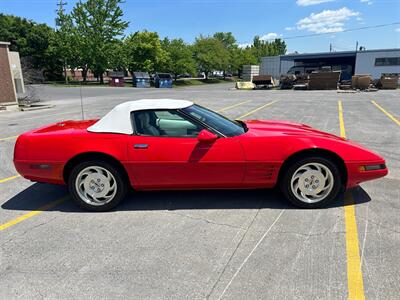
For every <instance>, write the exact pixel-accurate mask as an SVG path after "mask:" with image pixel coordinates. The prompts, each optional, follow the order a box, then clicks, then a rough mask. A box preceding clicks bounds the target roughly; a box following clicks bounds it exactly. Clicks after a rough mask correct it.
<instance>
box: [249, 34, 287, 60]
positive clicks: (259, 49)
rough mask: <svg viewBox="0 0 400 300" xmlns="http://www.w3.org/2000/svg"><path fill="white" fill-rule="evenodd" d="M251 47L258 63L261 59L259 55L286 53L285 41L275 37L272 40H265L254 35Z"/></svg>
mask: <svg viewBox="0 0 400 300" xmlns="http://www.w3.org/2000/svg"><path fill="white" fill-rule="evenodd" d="M251 47H252V50H253V52H254V55H255V57H256V58H257V61H258V63H259V62H260V61H261V57H264V56H275V55H282V54H285V53H286V43H285V42H284V41H283V40H281V39H275V40H273V41H265V40H262V39H260V37H259V36H258V35H256V36H255V37H254V39H253V45H252V46H251Z"/></svg>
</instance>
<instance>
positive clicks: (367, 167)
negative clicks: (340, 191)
mask: <svg viewBox="0 0 400 300" xmlns="http://www.w3.org/2000/svg"><path fill="white" fill-rule="evenodd" d="M346 167H347V185H346V187H347V188H352V187H355V186H357V185H359V184H360V183H361V182H364V181H368V180H373V179H377V178H381V177H384V176H386V175H387V174H388V173H389V170H388V168H387V167H386V164H385V161H383V160H378V161H356V162H348V163H346Z"/></svg>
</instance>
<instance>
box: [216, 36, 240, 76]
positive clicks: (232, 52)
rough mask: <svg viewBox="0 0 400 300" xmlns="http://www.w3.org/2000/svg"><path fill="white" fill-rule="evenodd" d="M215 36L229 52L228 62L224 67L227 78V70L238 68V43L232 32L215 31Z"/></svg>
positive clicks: (231, 70)
mask: <svg viewBox="0 0 400 300" xmlns="http://www.w3.org/2000/svg"><path fill="white" fill-rule="evenodd" d="M214 38H215V39H217V40H218V41H220V42H221V44H222V45H223V46H224V48H225V49H226V51H227V52H228V53H229V56H228V60H227V64H226V65H225V67H224V69H223V71H224V78H225V77H226V72H227V71H230V72H233V71H235V70H237V69H238V64H237V57H236V54H237V53H238V51H237V49H238V45H237V43H236V38H235V37H234V36H233V34H232V32H216V33H214Z"/></svg>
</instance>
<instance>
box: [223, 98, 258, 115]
mask: <svg viewBox="0 0 400 300" xmlns="http://www.w3.org/2000/svg"><path fill="white" fill-rule="evenodd" d="M250 101H251V100H247V101H243V102H240V103H237V104H234V105H231V106H227V107H224V108H221V109H219V110H217V112H222V111H225V110H228V109H231V108H235V107H238V106H240V105H242V104H245V103H248V102H250Z"/></svg>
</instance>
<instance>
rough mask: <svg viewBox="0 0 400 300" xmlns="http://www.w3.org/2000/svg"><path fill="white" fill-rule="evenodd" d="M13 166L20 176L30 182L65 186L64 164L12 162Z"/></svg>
mask: <svg viewBox="0 0 400 300" xmlns="http://www.w3.org/2000/svg"><path fill="white" fill-rule="evenodd" d="M14 166H15V169H16V170H17V172H18V173H19V174H20V175H21V176H23V177H24V178H26V179H29V180H31V181H36V182H44V183H54V184H65V182H64V178H63V170H64V163H61V162H51V163H50V162H38V161H23V160H14Z"/></svg>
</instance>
